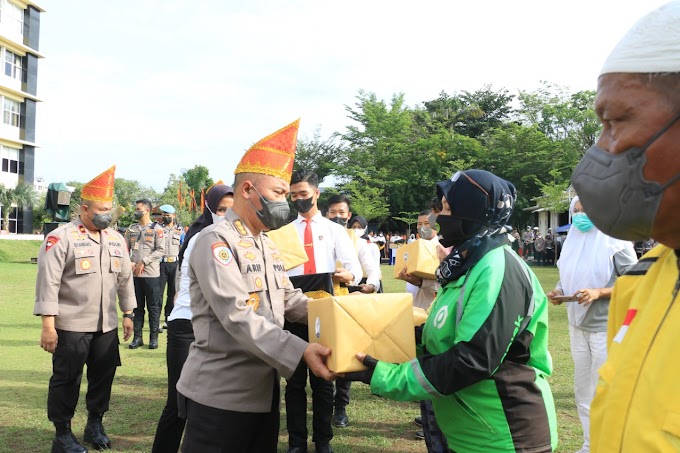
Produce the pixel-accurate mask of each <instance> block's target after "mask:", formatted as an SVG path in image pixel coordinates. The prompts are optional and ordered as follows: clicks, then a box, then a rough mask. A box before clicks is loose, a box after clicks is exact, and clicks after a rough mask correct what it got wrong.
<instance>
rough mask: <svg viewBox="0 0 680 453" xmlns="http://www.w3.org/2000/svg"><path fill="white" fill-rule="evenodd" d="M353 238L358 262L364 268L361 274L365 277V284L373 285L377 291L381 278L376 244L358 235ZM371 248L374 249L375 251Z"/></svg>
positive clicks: (378, 251)
mask: <svg viewBox="0 0 680 453" xmlns="http://www.w3.org/2000/svg"><path fill="white" fill-rule="evenodd" d="M354 239H355V240H356V244H357V252H358V255H359V263H360V264H361V268H362V269H363V270H364V273H363V275H364V276H365V277H366V284H367V285H373V286H374V287H375V290H376V291H377V290H378V288H380V280H381V279H382V273H381V272H380V250H378V246H377V245H375V244H373V243H371V242H368V241H366V240H365V239H362V238H361V237H359V236H356V235H355V236H354ZM373 249H375V252H374V251H373Z"/></svg>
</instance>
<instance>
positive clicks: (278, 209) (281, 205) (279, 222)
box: [248, 186, 290, 230]
mask: <svg viewBox="0 0 680 453" xmlns="http://www.w3.org/2000/svg"><path fill="white" fill-rule="evenodd" d="M253 189H255V192H257V194H258V195H259V196H260V203H262V209H257V208H256V207H255V205H254V204H253V202H252V201H250V199H249V200H248V203H250V206H252V207H253V209H254V210H255V212H256V213H257V216H258V217H259V218H260V221H262V224H263V225H264V226H265V227H267V228H268V229H270V230H276V229H277V228H281V227H282V226H284V225H285V224H286V220H288V216H289V215H290V206H288V202H287V201H270V200H267V199H266V198H265V197H263V196H262V195H261V194H260V191H259V190H257V189H256V188H255V186H253Z"/></svg>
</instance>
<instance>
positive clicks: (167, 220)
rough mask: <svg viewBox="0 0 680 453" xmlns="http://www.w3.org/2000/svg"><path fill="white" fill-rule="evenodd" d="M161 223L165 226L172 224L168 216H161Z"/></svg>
mask: <svg viewBox="0 0 680 453" xmlns="http://www.w3.org/2000/svg"><path fill="white" fill-rule="evenodd" d="M163 223H164V224H166V225H169V224H171V223H172V217H169V216H163Z"/></svg>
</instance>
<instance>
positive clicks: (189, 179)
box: [182, 165, 214, 212]
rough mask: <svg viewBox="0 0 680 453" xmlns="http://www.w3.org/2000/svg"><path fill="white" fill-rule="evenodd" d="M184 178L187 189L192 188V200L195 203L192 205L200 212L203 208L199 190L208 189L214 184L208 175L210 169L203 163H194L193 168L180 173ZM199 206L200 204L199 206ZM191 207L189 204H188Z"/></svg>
mask: <svg viewBox="0 0 680 453" xmlns="http://www.w3.org/2000/svg"><path fill="white" fill-rule="evenodd" d="M182 176H183V177H184V180H185V181H186V183H187V185H188V186H189V190H191V189H193V190H194V200H195V201H196V204H195V205H194V207H195V208H196V209H197V210H198V211H199V212H200V211H202V210H203V207H202V206H201V191H204V190H206V189H208V188H209V187H210V186H212V185H213V184H214V182H213V180H212V178H211V177H210V170H208V168H207V167H204V166H203V165H196V166H195V167H194V168H191V169H189V170H186V171H185V172H184V173H182ZM199 206H201V207H200V208H199ZM189 208H191V206H189Z"/></svg>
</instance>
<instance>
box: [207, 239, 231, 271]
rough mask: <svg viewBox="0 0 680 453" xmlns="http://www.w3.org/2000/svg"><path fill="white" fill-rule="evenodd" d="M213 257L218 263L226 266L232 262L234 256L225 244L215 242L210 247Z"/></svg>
mask: <svg viewBox="0 0 680 453" xmlns="http://www.w3.org/2000/svg"><path fill="white" fill-rule="evenodd" d="M212 252H213V257H214V258H215V260H217V262H218V263H220V264H222V265H224V266H228V265H229V263H231V262H232V261H233V260H234V255H233V254H232V253H231V249H230V248H229V246H228V245H227V243H226V242H216V243H214V244H213V245H212Z"/></svg>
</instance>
